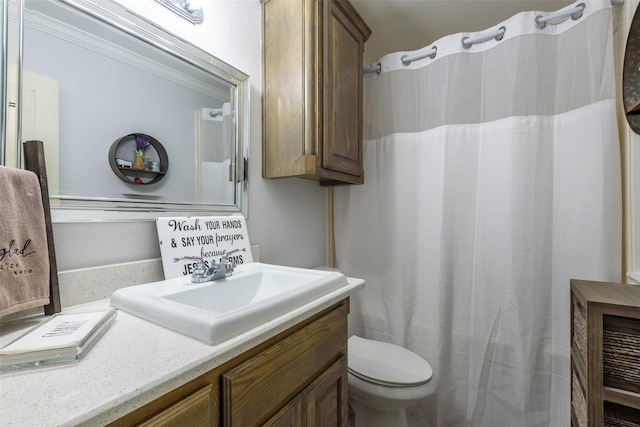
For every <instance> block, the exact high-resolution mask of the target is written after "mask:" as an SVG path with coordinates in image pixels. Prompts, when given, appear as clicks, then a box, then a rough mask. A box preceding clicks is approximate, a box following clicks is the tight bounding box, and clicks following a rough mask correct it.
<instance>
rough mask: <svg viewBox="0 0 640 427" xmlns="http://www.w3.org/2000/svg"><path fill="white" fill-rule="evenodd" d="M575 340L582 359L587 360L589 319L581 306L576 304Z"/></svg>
mask: <svg viewBox="0 0 640 427" xmlns="http://www.w3.org/2000/svg"><path fill="white" fill-rule="evenodd" d="M573 342H574V343H575V346H576V348H577V349H578V353H579V354H580V356H581V357H582V361H583V362H586V361H587V321H586V319H585V318H584V313H582V310H580V307H578V306H574V310H573Z"/></svg>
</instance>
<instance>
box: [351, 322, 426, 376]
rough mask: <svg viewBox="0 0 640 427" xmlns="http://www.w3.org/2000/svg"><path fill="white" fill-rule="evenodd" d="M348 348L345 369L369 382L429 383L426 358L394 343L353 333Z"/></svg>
mask: <svg viewBox="0 0 640 427" xmlns="http://www.w3.org/2000/svg"><path fill="white" fill-rule="evenodd" d="M348 348H349V352H348V354H349V362H348V365H349V372H351V374H353V375H355V376H356V377H358V378H360V379H362V380H364V381H368V382H370V383H374V384H380V385H386V386H395V387H403V386H417V385H422V384H425V383H427V382H429V380H431V377H432V375H433V370H432V369H431V366H430V365H429V363H427V361H426V360H424V359H423V358H422V357H420V356H418V355H417V354H415V353H413V352H411V351H409V350H407V349H406V348H402V347H400V346H397V345H394V344H389V343H386V342H381V341H375V340H368V339H365V338H360V337H359V336H357V335H353V336H351V338H349V342H348Z"/></svg>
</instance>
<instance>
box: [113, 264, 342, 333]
mask: <svg viewBox="0 0 640 427" xmlns="http://www.w3.org/2000/svg"><path fill="white" fill-rule="evenodd" d="M346 284H347V278H346V277H345V276H344V275H343V274H342V273H339V272H335V271H323V270H311V269H305V268H295V267H284V266H278V265H271V264H262V263H257V262H254V263H249V264H244V265H240V266H238V267H237V268H236V269H235V272H234V273H233V275H232V276H230V277H227V278H225V279H220V280H216V281H212V282H205V283H191V277H190V276H185V277H179V278H176V279H169V280H163V281H160V282H154V283H148V284H144V285H137V286H130V287H126V288H122V289H119V290H117V291H116V292H114V293H113V294H112V295H111V305H113V306H114V307H117V308H120V309H122V310H124V311H126V312H128V313H131V314H133V315H136V316H138V317H141V318H143V319H147V320H149V321H151V322H153V323H156V324H158V325H160V326H164V327H166V328H169V329H172V330H174V331H176V332H180V333H182V334H185V335H188V336H191V337H193V338H196V339H198V340H201V341H204V342H206V343H208V344H218V343H221V342H223V341H225V340H228V339H230V338H232V337H234V336H236V335H239V334H241V333H243V332H246V331H247V330H249V329H251V328H254V327H256V326H258V325H260V324H262V323H264V322H267V321H269V320H271V319H274V318H276V317H278V316H280V315H283V314H285V313H287V312H288V311H291V310H293V309H295V308H297V307H300V306H302V305H304V304H306V303H309V302H311V301H313V300H314V299H316V298H319V297H321V296H323V295H325V294H327V293H329V292H331V291H334V290H336V289H338V288H340V287H342V286H345V285H346Z"/></svg>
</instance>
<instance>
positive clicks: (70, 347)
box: [0, 308, 117, 371]
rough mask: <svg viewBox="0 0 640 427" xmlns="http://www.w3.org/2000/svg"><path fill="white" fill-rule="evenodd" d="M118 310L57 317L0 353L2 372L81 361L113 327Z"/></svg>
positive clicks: (111, 309) (57, 315)
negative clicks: (111, 326)
mask: <svg viewBox="0 0 640 427" xmlns="http://www.w3.org/2000/svg"><path fill="white" fill-rule="evenodd" d="M116 313H117V310H116V309H114V308H110V309H108V310H103V311H98V312H90V313H74V314H56V315H54V316H52V317H51V318H50V319H48V320H46V321H45V322H43V323H41V324H40V325H38V326H36V327H35V328H33V329H32V330H30V331H29V332H27V333H26V334H24V335H23V336H21V337H20V338H18V339H17V340H15V341H13V342H12V343H11V344H8V345H7V346H5V347H4V348H2V349H0V371H3V370H11V369H20V368H26V367H34V366H40V365H48V364H52V363H61V362H72V361H77V360H79V359H80V358H81V357H82V356H83V355H84V354H85V353H86V352H87V351H88V350H89V348H90V347H91V346H92V345H93V344H94V343H95V341H97V340H98V338H100V336H102V334H103V333H104V331H106V330H107V328H108V327H109V326H110V325H111V323H113V321H114V320H115V317H116Z"/></svg>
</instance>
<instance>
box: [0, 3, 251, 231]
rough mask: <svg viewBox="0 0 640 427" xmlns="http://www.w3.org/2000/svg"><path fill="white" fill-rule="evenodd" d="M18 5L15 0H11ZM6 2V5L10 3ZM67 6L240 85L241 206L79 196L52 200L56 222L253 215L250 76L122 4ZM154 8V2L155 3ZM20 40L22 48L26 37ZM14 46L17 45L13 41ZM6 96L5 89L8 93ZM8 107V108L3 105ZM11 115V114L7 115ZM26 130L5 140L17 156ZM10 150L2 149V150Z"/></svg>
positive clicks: (237, 164)
mask: <svg viewBox="0 0 640 427" xmlns="http://www.w3.org/2000/svg"><path fill="white" fill-rule="evenodd" d="M8 1H14V0H8ZM8 1H5V2H4V3H5V4H6V3H8ZM15 1H17V2H18V3H19V8H20V10H23V11H24V10H25V6H24V1H25V0H15ZM58 1H59V2H61V3H63V4H64V5H66V6H70V7H72V8H74V9H75V10H76V11H79V12H82V13H84V14H86V15H88V16H90V17H91V18H93V19H97V20H99V21H101V22H102V23H104V24H107V25H109V26H111V27H113V28H115V29H117V30H119V31H122V32H123V33H126V34H128V35H129V36H131V37H134V38H136V39H138V40H140V41H143V42H145V43H146V44H148V45H150V46H152V47H153V48H156V49H160V50H162V51H164V52H165V53H167V54H169V55H172V56H174V57H175V58H178V59H180V60H182V61H184V62H186V63H188V64H190V65H192V66H194V67H197V68H199V69H200V70H202V71H205V72H208V73H211V74H214V75H215V76H217V77H218V78H220V79H223V80H225V81H226V82H228V83H229V84H231V85H233V86H235V88H236V91H235V99H234V100H233V102H234V103H235V106H236V111H235V121H236V152H235V158H232V159H231V161H232V165H233V171H234V181H235V188H234V194H235V204H233V203H232V204H209V203H206V204H202V203H195V202H194V203H175V202H157V201H153V202H150V201H137V200H132V201H128V200H124V201H123V200H112V199H109V198H106V197H104V198H101V197H92V198H85V197H75V196H64V195H60V196H59V197H56V198H52V205H51V208H52V209H51V211H52V219H53V222H87V221H89V222H131V221H140V220H154V219H155V218H157V217H158V216H168V215H171V216H189V215H203V214H206V213H209V212H211V213H235V212H242V213H243V214H244V215H245V217H248V201H249V200H248V199H249V197H248V161H249V124H250V120H249V110H250V103H249V94H250V79H249V76H248V75H247V74H245V73H243V72H242V71H240V70H238V69H236V68H235V67H233V66H231V65H229V64H227V63H226V62H224V61H221V60H220V59H218V58H216V57H214V56H212V55H211V54H209V53H208V52H206V51H204V50H202V49H200V48H198V47H196V46H194V45H193V44H191V43H189V42H187V41H185V40H184V39H182V38H180V37H178V36H176V35H174V34H172V33H170V32H168V31H167V30H165V29H164V28H161V27H160V26H158V25H157V24H156V23H154V22H152V21H150V20H149V19H147V18H145V17H143V16H141V15H138V14H136V13H134V12H132V11H130V10H128V9H127V8H125V7H124V6H123V5H122V4H120V3H117V2H115V1H112V0H109V1H105V0H58ZM152 4H153V3H152ZM21 15H22V16H21V17H20V18H19V20H20V22H19V24H20V28H21V31H20V32H21V33H22V26H23V20H24V13H22V14H21ZM7 21H8V19H7V16H6V15H5V16H3V24H2V25H3V29H4V28H7V26H8V22H7ZM18 38H19V40H17V41H15V42H17V43H19V44H20V45H21V44H22V34H20V35H19V37H18ZM9 42H11V41H9ZM19 62H20V63H19V64H18V68H19V73H18V74H19V78H21V74H22V63H21V62H22V57H20V58H19ZM4 64H5V63H4V62H3V66H2V68H3V75H2V84H3V85H4V86H5V87H6V84H7V83H6V75H5V74H4V69H5V66H4ZM2 95H3V97H4V96H5V91H3V93H2ZM3 105H5V106H6V104H3ZM21 108H22V106H21V103H19V105H18V106H17V116H18V123H20V116H21V114H22V111H21ZM3 115H6V110H5V111H3ZM6 123H7V120H3V123H2V135H3V136H5V131H6V129H5V127H6ZM20 139H21V138H20V129H18V136H17V138H16V141H8V140H7V139H6V138H4V137H3V141H5V144H7V145H8V144H12V143H13V144H16V147H17V148H18V150H17V152H18V153H21V152H22V147H21V145H22V144H21V143H20V142H19V141H20ZM5 149H6V147H5V145H3V146H2V151H4V150H5ZM18 157H19V159H18V162H17V163H18V164H22V161H21V157H22V156H21V154H19V155H18ZM6 162H7V159H3V162H2V163H0V164H6Z"/></svg>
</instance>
